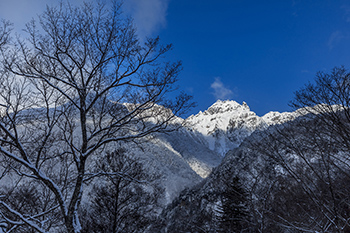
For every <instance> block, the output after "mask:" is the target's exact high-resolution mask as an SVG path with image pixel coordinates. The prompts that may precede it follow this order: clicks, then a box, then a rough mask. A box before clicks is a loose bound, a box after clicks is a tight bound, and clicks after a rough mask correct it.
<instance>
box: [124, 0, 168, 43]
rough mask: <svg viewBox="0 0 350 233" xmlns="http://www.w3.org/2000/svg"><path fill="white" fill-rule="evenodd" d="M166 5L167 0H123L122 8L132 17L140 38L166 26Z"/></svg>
mask: <svg viewBox="0 0 350 233" xmlns="http://www.w3.org/2000/svg"><path fill="white" fill-rule="evenodd" d="M168 5H169V0H125V1H124V10H125V11H126V13H128V14H130V15H131V16H132V18H133V19H134V23H135V26H136V28H137V33H138V35H139V37H140V38H141V39H142V38H145V37H147V36H152V35H153V34H154V33H156V32H157V30H159V29H161V28H164V27H165V26H166V15H167V9H168Z"/></svg>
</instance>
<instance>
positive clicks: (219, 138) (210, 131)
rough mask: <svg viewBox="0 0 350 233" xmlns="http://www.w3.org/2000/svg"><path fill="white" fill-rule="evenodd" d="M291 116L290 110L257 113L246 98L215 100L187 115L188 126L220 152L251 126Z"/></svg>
mask: <svg viewBox="0 0 350 233" xmlns="http://www.w3.org/2000/svg"><path fill="white" fill-rule="evenodd" d="M294 118H295V114H294V113H279V112H269V113H267V114H266V115H265V116H263V117H259V116H258V115H256V114H255V112H253V111H251V110H250V108H249V106H248V105H247V103H246V102H243V103H242V104H239V103H237V102H236V101H233V100H226V101H222V100H218V101H216V102H215V103H214V104H213V105H212V106H210V107H209V108H208V109H207V110H206V111H204V112H199V113H198V114H196V115H191V116H190V117H188V118H187V122H188V123H189V128H190V129H191V130H193V131H196V132H198V133H200V134H202V135H203V136H204V138H205V140H206V141H207V143H208V146H209V148H210V149H211V150H213V151H215V152H217V153H219V154H220V155H222V156H224V155H225V154H226V153H227V152H228V151H229V150H230V149H233V148H236V147H238V146H239V145H240V144H241V143H242V142H243V140H244V139H245V138H246V137H248V136H249V135H250V134H251V133H252V132H254V131H255V130H260V129H265V128H267V127H268V126H270V125H273V124H278V123H283V122H285V121H288V120H292V119H294Z"/></svg>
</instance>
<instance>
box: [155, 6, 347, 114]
mask: <svg viewBox="0 0 350 233" xmlns="http://www.w3.org/2000/svg"><path fill="white" fill-rule="evenodd" d="M166 19H167V24H166V27H164V28H163V29H162V30H161V31H160V33H159V34H160V37H161V39H163V41H165V42H171V43H173V45H174V50H173V52H172V58H174V59H181V60H182V61H183V66H184V70H183V72H182V73H181V76H180V78H181V86H182V87H183V88H184V89H185V90H187V91H188V92H190V93H191V94H192V95H193V96H194V99H195V101H197V103H198V107H197V108H196V109H195V110H194V111H193V112H197V111H199V110H205V109H206V108H207V107H209V106H210V105H211V104H212V103H214V102H215V101H216V99H217V98H223V99H226V98H228V99H233V100H236V101H237V102H239V103H241V102H242V101H246V102H247V104H248V105H249V106H250V108H251V110H253V111H255V112H256V113H257V114H258V115H263V114H265V113H267V112H269V111H288V110H290V108H289V107H288V102H289V101H290V100H291V99H292V98H293V93H294V92H295V91H296V90H297V89H299V88H301V87H302V86H303V85H304V84H306V83H307V82H308V81H312V80H313V78H314V76H315V74H316V72H317V71H329V70H331V69H332V68H333V67H334V66H340V65H344V66H345V67H348V68H350V66H349V62H350V1H336V0H333V1H292V0H283V1H281V0H276V1H247V0H242V1H240V0H232V1H230V0H226V1H225V0H216V1H214V0H205V1H199V0H191V1H188V0H172V1H170V2H169V5H168V9H167V16H166ZM214 82H216V83H215V84H214V87H216V91H217V93H216V94H215V89H214V88H212V87H211V86H213V83H214ZM221 84H222V87H221V86H220V85H221ZM225 89H228V90H225ZM229 90H230V91H231V92H230V91H229ZM220 93H221V94H222V95H221V96H220ZM225 93H226V95H225Z"/></svg>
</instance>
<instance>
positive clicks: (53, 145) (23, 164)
mask: <svg viewBox="0 0 350 233" xmlns="http://www.w3.org/2000/svg"><path fill="white" fill-rule="evenodd" d="M120 8H121V4H120V3H119V2H117V1H113V2H112V4H111V5H108V6H105V5H104V4H102V3H101V2H98V3H91V4H88V3H85V4H84V5H82V6H81V7H74V6H72V5H69V4H64V3H61V4H60V5H59V6H58V7H47V9H46V11H45V12H44V13H43V14H42V15H41V16H40V18H39V23H38V24H37V23H36V22H35V21H32V22H30V23H29V24H28V25H27V28H26V31H27V33H28V38H26V40H25V41H22V40H20V39H19V40H18V41H17V42H15V44H14V45H13V46H5V45H2V46H1V55H2V57H1V62H0V64H1V65H3V67H1V68H2V69H1V76H0V77H1V80H0V114H1V118H0V157H1V158H0V160H1V161H4V162H6V164H7V165H4V164H2V165H1V166H3V167H4V168H5V170H6V169H10V170H7V171H8V172H6V174H7V175H8V174H11V178H12V180H13V181H14V182H20V183H27V184H28V185H29V184H34V182H31V181H33V180H34V181H36V182H38V183H40V184H41V185H43V186H45V187H46V188H47V190H49V192H50V194H51V195H53V196H54V200H55V203H56V204H57V205H58V209H59V210H60V221H61V223H62V226H64V227H65V230H64V231H66V232H69V233H78V232H81V225H82V224H81V221H80V215H79V213H80V205H81V202H82V197H83V191H84V188H85V186H86V181H87V180H89V181H90V180H91V179H92V178H93V177H96V174H93V173H91V171H90V170H91V167H90V166H89V161H91V160H92V158H93V157H95V156H100V157H103V156H104V153H102V151H103V150H104V149H105V148H107V147H108V146H110V145H111V144H113V143H116V142H120V141H136V140H137V139H140V138H143V137H145V136H147V135H149V134H151V133H154V132H164V131H167V130H168V128H167V126H168V125H169V124H171V123H172V120H173V119H174V118H175V115H177V114H181V113H183V112H184V111H186V110H187V109H188V107H190V106H191V103H190V102H189V100H190V97H189V96H187V95H185V94H180V95H179V96H178V97H176V98H174V99H173V100H169V99H167V98H166V96H167V94H168V93H169V92H172V91H173V90H174V89H176V86H175V83H176V81H177V76H178V73H179V71H180V70H181V62H174V63H172V62H167V61H165V60H164V55H165V53H167V52H168V51H169V50H171V48H172V46H171V45H166V46H162V45H161V44H160V42H159V39H158V38H155V39H147V41H146V42H145V43H144V44H141V43H140V42H139V41H138V38H137V37H136V35H135V29H134V27H133V26H132V22H131V20H128V19H125V17H123V16H122V15H121V10H120ZM4 32H5V33H4ZM7 32H8V30H7V29H5V30H4V29H3V28H0V40H1V42H0V43H3V42H4V43H5V42H8V41H9V40H8V39H7V38H8V36H7V35H8V33H7ZM4 35H5V36H4ZM4 38H5V40H4ZM160 106H163V107H160ZM101 159H102V158H101ZM0 206H1V209H0V211H1V215H3V216H5V217H6V219H7V222H8V223H11V224H14V223H16V224H17V225H18V226H19V227H20V226H29V227H31V228H33V229H35V230H36V231H38V232H47V231H48V230H51V229H50V227H51V226H52V225H53V224H49V223H48V222H47V221H51V219H50V218H45V217H46V216H48V215H50V211H47V212H42V213H39V214H35V215H27V214H24V213H21V212H20V211H19V210H17V209H16V208H15V207H11V206H9V205H7V204H6V202H5V200H2V199H1V200H0ZM9 213H11V214H9ZM12 215H16V221H14V219H12V218H11V217H10V216H12ZM41 219H45V224H44V223H43V222H42V221H41ZM17 220H18V221H17ZM52 221H57V219H55V220H52ZM61 228H62V227H61ZM55 230H57V231H58V229H55Z"/></svg>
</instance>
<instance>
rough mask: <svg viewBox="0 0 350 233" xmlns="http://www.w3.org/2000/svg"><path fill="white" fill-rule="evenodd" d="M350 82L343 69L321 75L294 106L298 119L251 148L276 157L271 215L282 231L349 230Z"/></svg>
mask: <svg viewBox="0 0 350 233" xmlns="http://www.w3.org/2000/svg"><path fill="white" fill-rule="evenodd" d="M349 78H350V74H349V73H348V71H346V70H345V69H344V68H343V67H341V68H334V69H333V71H332V72H331V73H330V74H326V73H318V74H317V76H316V80H315V81H316V82H315V84H311V83H309V84H308V85H306V86H305V87H304V88H302V89H301V90H299V91H297V92H296V96H295V99H294V100H293V101H292V103H291V105H292V106H293V107H294V108H296V109H297V112H298V113H300V117H298V118H297V119H296V120H294V121H293V122H288V123H285V124H283V125H278V126H275V127H274V128H273V129H270V130H268V131H266V132H264V133H262V134H261V135H260V136H261V138H259V140H252V143H251V144H252V147H251V148H252V149H253V150H254V151H257V152H258V153H260V154H263V155H265V156H266V157H268V158H272V159H273V161H274V163H275V168H276V171H278V172H277V173H278V174H277V177H279V180H278V181H277V182H276V183H275V188H274V191H273V193H272V194H271V195H272V196H273V197H272V198H271V205H274V206H273V208H272V210H271V214H272V218H273V219H274V221H276V222H278V224H279V225H280V226H282V228H284V229H289V230H294V231H298V232H299V231H301V232H315V231H318V232H348V231H349V229H350V223H349V220H350V218H349V214H350V212H349V207H350V202H349V201H350V199H349V197H348V193H349V191H350V190H349V185H350V183H349V182H350V179H349V178H350V169H349V168H350V167H349V158H350V157H349V145H350V144H349V139H350V138H349V135H350V134H349V133H350V118H349V116H350V115H349V113H350V112H349V103H350V102H349V96H350V88H349V87H350V82H349ZM290 203H293V205H290ZM282 209H283V210H284V211H281V210H282Z"/></svg>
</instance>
